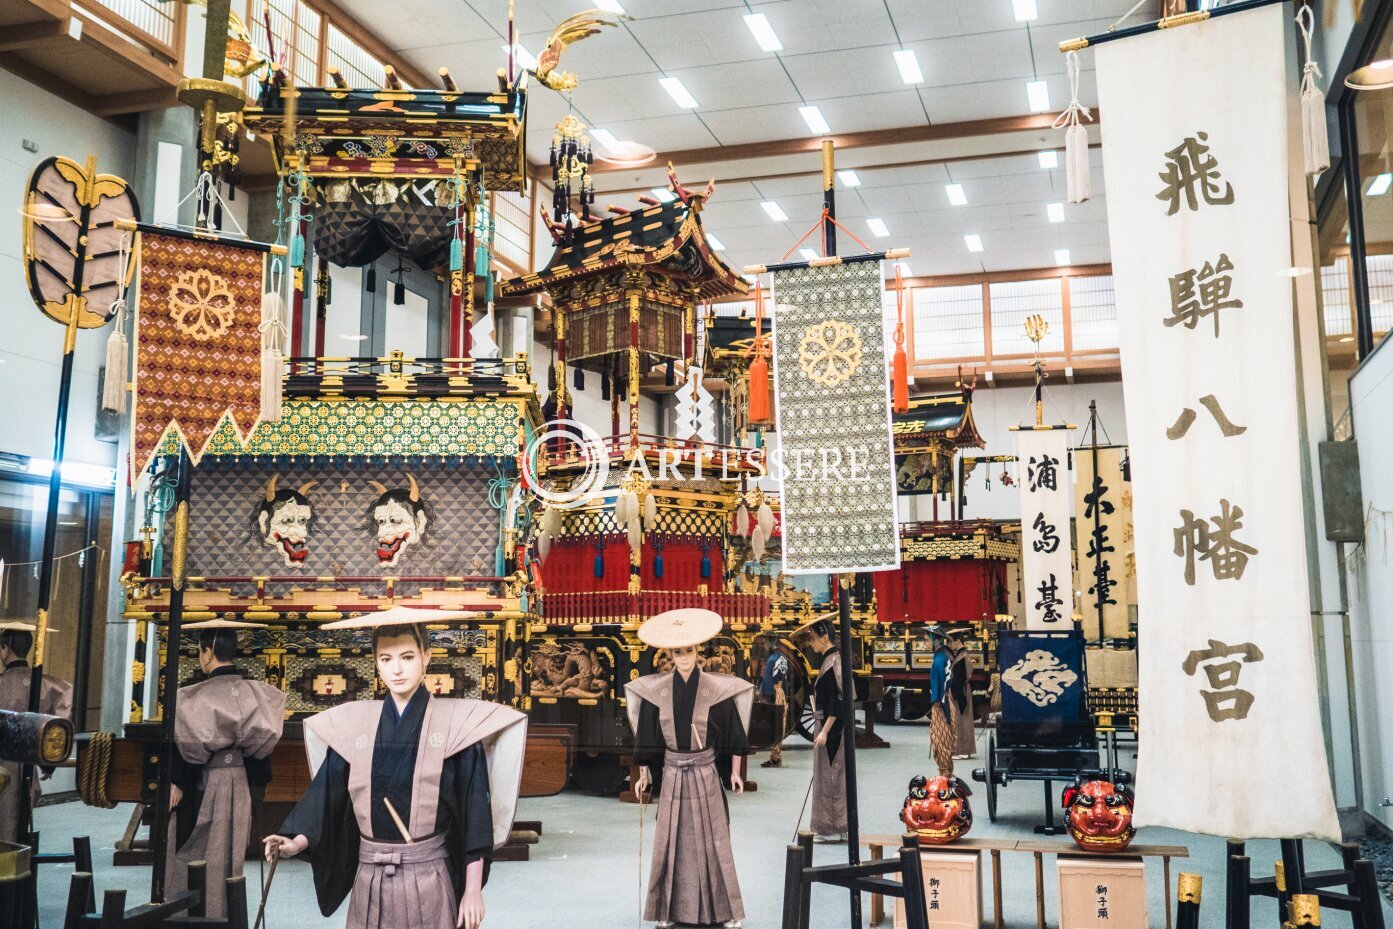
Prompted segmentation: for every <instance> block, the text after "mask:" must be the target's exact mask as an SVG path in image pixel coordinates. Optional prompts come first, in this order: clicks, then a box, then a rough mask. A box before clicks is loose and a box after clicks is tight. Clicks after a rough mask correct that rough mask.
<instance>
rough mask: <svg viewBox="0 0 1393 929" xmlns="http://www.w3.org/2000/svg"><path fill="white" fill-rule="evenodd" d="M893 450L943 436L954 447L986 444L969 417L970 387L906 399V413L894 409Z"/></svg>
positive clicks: (922, 445)
mask: <svg viewBox="0 0 1393 929" xmlns="http://www.w3.org/2000/svg"><path fill="white" fill-rule="evenodd" d="M893 428H894V432H895V451H896V452H897V453H898V454H905V453H907V452H913V451H916V450H920V449H923V448H925V447H927V446H928V445H931V444H934V443H936V442H942V441H944V440H946V441H948V442H950V443H952V444H953V445H954V446H956V447H957V448H985V447H986V442H985V441H984V440H983V439H982V435H981V433H979V432H978V431H977V424H976V423H975V422H974V421H973V419H972V389H971V388H969V387H967V386H965V385H964V387H963V388H962V390H960V391H958V392H956V393H951V394H936V395H934V396H929V397H919V398H917V399H914V400H910V401H909V411H908V412H907V413H896V414H895V416H894V422H893Z"/></svg>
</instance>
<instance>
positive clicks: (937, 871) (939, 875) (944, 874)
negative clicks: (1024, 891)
mask: <svg viewBox="0 0 1393 929" xmlns="http://www.w3.org/2000/svg"><path fill="white" fill-rule="evenodd" d="M925 848H926V849H933V848H934V847H933V846H926V847H925ZM919 861H920V863H921V865H922V866H923V873H924V905H925V907H926V908H927V909H928V912H929V929H980V927H981V925H982V867H981V866H982V856H981V854H980V853H979V852H976V851H952V850H950V849H949V848H947V847H944V848H943V849H942V850H938V849H934V850H932V851H929V850H925V851H923V852H921V853H920V855H919ZM895 929H906V922H905V911H904V901H903V900H899V901H896V903H895Z"/></svg>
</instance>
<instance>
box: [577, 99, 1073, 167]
mask: <svg viewBox="0 0 1393 929" xmlns="http://www.w3.org/2000/svg"><path fill="white" fill-rule="evenodd" d="M1093 115H1094V119H1095V121H1096V120H1097V119H1099V118H1100V117H1099V115H1098V111H1097V110H1094V111H1093ZM1054 120H1055V114H1053V113H1032V114H1030V115H1029V116H1004V117H996V118H993V119H973V120H966V121H964V122H958V123H939V124H937V125H923V126H902V127H900V128H897V129H871V130H867V131H865V132H842V133H834V134H832V135H828V136H806V137H803V138H797V139H778V140H771V141H768V142H747V143H744V144H742V145H715V146H711V147H709V148H687V149H678V150H676V151H671V152H659V153H658V157H657V158H656V159H655V160H654V161H653V162H652V163H651V164H650V165H644V166H643V167H644V168H648V167H651V165H652V164H657V165H662V164H666V163H668V162H671V163H672V164H673V166H674V167H681V166H683V165H694V164H712V163H715V162H720V161H744V160H748V159H751V158H771V157H778V156H781V155H801V154H813V153H817V152H821V151H822V143H823V141H824V140H825V139H831V140H832V142H833V143H834V144H835V146H836V148H837V150H838V151H847V150H849V149H854V148H876V147H880V146H885V145H903V144H905V143H913V142H942V141H947V140H952V139H969V138H975V137H978V136H990V135H1004V134H1007V133H1012V132H1038V131H1040V130H1045V129H1053V128H1054ZM960 160H961V159H960ZM633 170H634V169H633V167H621V166H618V165H608V164H604V163H603V162H601V161H599V160H598V159H597V160H596V162H595V164H593V165H592V166H591V167H590V171H591V173H592V174H610V173H614V172H617V171H633ZM858 170H859V169H858Z"/></svg>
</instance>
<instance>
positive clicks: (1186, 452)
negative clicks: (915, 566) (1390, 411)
mask: <svg viewBox="0 0 1393 929" xmlns="http://www.w3.org/2000/svg"><path fill="white" fill-rule="evenodd" d="M1290 16H1291V10H1290V9H1289V6H1288V5H1287V4H1275V5H1269V6H1265V7H1257V8H1253V9H1248V10H1244V11H1241V12H1235V13H1230V14H1227V15H1223V16H1214V17H1212V18H1210V19H1208V20H1207V21H1203V22H1199V23H1196V24H1190V25H1182V26H1177V27H1176V28H1172V29H1164V30H1159V31H1153V32H1148V33H1145V34H1142V35H1138V36H1135V37H1131V38H1124V39H1118V40H1116V41H1110V42H1107V43H1104V44H1099V46H1098V48H1097V50H1096V62H1097V74H1098V97H1099V106H1100V108H1101V109H1102V111H1103V112H1105V113H1107V114H1108V117H1107V119H1105V120H1103V121H1102V127H1103V129H1102V132H1103V167H1104V175H1105V178H1106V181H1107V204H1108V225H1109V230H1110V237H1111V244H1112V262H1113V275H1114V282H1115V287H1116V290H1117V305H1118V306H1119V307H1126V310H1127V311H1126V312H1125V313H1119V314H1118V325H1119V330H1120V346H1121V355H1122V380H1123V387H1124V389H1125V395H1126V405H1127V437H1128V442H1129V446H1130V449H1131V459H1132V494H1133V501H1134V505H1135V511H1134V514H1133V518H1134V521H1135V526H1136V561H1137V590H1138V595H1139V599H1140V610H1141V620H1140V623H1139V636H1140V640H1139V642H1138V655H1139V658H1140V702H1141V720H1140V733H1139V743H1140V746H1141V750H1140V753H1139V755H1138V758H1137V808H1136V822H1137V824H1138V825H1147V826H1167V827H1170V828H1173V829H1183V830H1187V831H1194V832H1203V833H1208V834H1210V835H1219V836H1231V837H1235V838H1244V839H1250V838H1278V837H1281V838H1318V839H1327V840H1332V841H1333V840H1335V839H1337V838H1338V837H1339V835H1340V829H1339V824H1338V822H1337V819H1336V815H1335V805H1334V802H1333V799H1332V795H1331V784H1330V775H1329V771H1328V769H1327V765H1326V754H1325V742H1324V738H1323V734H1322V725H1321V708H1320V702H1319V698H1318V696H1317V674H1316V663H1315V658H1314V649H1313V646H1312V640H1311V612H1310V610H1311V593H1310V588H1309V586H1308V583H1307V561H1306V551H1305V538H1306V534H1305V529H1304V514H1303V496H1302V475H1301V467H1302V465H1301V451H1300V450H1301V438H1300V433H1299V431H1298V421H1297V417H1298V407H1297V398H1298V390H1297V382H1296V353H1295V341H1294V339H1295V337H1294V331H1295V327H1294V325H1293V303H1294V302H1293V287H1294V286H1300V287H1311V286H1313V281H1314V279H1313V277H1312V275H1311V270H1310V267H1309V265H1310V261H1311V252H1310V244H1309V243H1310V230H1309V227H1308V226H1307V225H1306V224H1305V223H1304V221H1302V222H1294V221H1293V217H1292V215H1291V209H1290V202H1291V201H1290V199H1289V198H1290V197H1291V196H1293V195H1295V196H1297V197H1299V198H1300V199H1301V200H1302V201H1304V200H1305V198H1306V196H1307V190H1306V179H1305V176H1304V172H1303V166H1302V144H1301V122H1300V117H1299V112H1300V101H1299V97H1298V88H1297V78H1298V76H1299V72H1300V69H1299V67H1298V64H1297V62H1296V60H1295V58H1294V55H1295V49H1296V43H1295V42H1294V41H1292V38H1293V36H1292V32H1291V28H1292V27H1291V24H1290V22H1289V19H1290ZM1294 235H1295V236H1296V237H1297V241H1299V242H1300V245H1299V248H1298V250H1297V251H1296V252H1295V255H1296V256H1297V257H1296V260H1295V262H1293V254H1294V253H1293V249H1292V243H1293V236H1294ZM1293 264H1295V265H1296V266H1298V269H1299V270H1298V272H1297V276H1295V277H1293V274H1292V268H1293ZM1302 265H1305V266H1306V267H1304V268H1300V266H1302ZM1302 271H1304V275H1303V274H1302V273H1301V272H1302ZM1293 785H1300V786H1299V788H1298V789H1295V790H1293V789H1292V788H1293ZM1177 791H1178V793H1177Z"/></svg>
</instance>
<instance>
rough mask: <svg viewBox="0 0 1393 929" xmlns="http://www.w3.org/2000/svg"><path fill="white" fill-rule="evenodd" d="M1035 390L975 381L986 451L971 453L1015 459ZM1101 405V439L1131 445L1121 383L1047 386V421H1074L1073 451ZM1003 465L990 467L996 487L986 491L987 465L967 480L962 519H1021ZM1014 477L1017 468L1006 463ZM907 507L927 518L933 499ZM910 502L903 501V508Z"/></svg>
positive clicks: (943, 506)
mask: <svg viewBox="0 0 1393 929" xmlns="http://www.w3.org/2000/svg"><path fill="white" fill-rule="evenodd" d="M1033 395H1034V391H1033V388H1029V387H1003V388H996V389H993V388H990V387H987V386H986V385H985V382H983V381H981V380H979V381H978V382H977V392H976V394H975V395H974V396H973V400H972V413H973V418H974V419H975V421H976V423H977V430H978V431H979V432H981V433H982V438H983V439H985V440H986V443H987V447H986V448H985V449H983V450H981V451H970V452H968V453H967V454H968V455H1014V454H1015V453H1016V434H1015V433H1014V432H1012V431H1011V427H1012V426H1015V425H1018V424H1020V423H1022V422H1024V423H1026V424H1028V425H1029V424H1033V423H1034V422H1035V406H1034V400H1033ZM1092 400H1097V401H1098V416H1099V419H1100V420H1101V422H1102V425H1103V429H1100V430H1099V437H1100V439H1099V440H1100V441H1101V442H1103V443H1104V444H1108V443H1107V441H1106V439H1107V438H1111V440H1112V442H1111V444H1113V445H1123V444H1126V442H1127V420H1126V416H1125V414H1124V412H1123V407H1122V382H1121V381H1110V382H1106V383H1095V384H1064V383H1058V384H1054V385H1053V386H1049V387H1047V388H1046V391H1045V420H1046V422H1051V423H1057V422H1061V421H1062V422H1067V423H1072V424H1074V425H1076V426H1078V427H1079V428H1078V429H1077V430H1075V431H1074V432H1073V433H1071V434H1070V441H1069V444H1070V446H1071V447H1073V446H1077V445H1079V444H1080V443H1081V442H1083V441H1084V431H1085V427H1086V426H1087V425H1088V404H1089V402H1090V401H1092ZM1002 467H1003V466H1002V465H992V466H991V468H990V473H991V476H992V488H991V490H990V491H988V490H987V489H986V474H987V471H988V469H987V467H986V466H985V465H979V466H978V467H977V470H976V471H975V472H973V474H972V476H971V477H970V478H969V479H968V482H967V507H966V509H965V510H964V513H963V515H964V516H965V517H967V518H970V519H1020V515H1021V506H1020V497H1019V495H1018V493H1017V490H1016V487H1005V486H1003V485H1002V483H1001V469H1002ZM1005 467H1006V468H1008V469H1011V471H1012V475H1013V476H1014V474H1015V465H1005ZM908 505H909V506H910V507H912V508H913V509H912V510H910V512H908V513H906V514H904V515H906V516H907V517H908V518H913V519H922V520H928V519H930V518H932V507H933V502H932V499H931V498H929V497H913V498H909V503H908ZM905 507H906V501H901V510H902V511H903V510H905ZM939 517H940V518H942V519H947V518H948V506H947V503H946V502H940V503H939Z"/></svg>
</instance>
